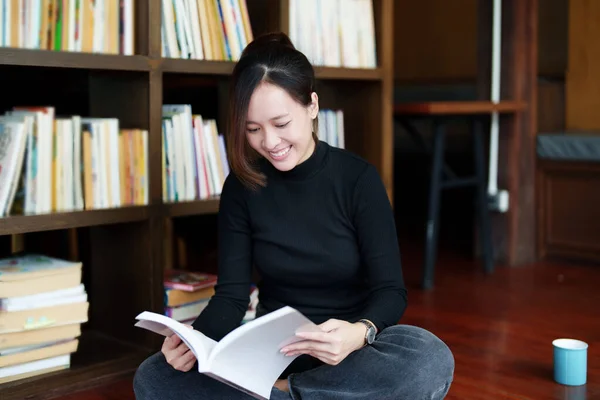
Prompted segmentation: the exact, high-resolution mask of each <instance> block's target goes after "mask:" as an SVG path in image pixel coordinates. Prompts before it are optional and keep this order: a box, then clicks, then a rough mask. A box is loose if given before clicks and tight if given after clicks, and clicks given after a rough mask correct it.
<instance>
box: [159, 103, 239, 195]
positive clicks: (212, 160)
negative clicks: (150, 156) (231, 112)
mask: <svg viewBox="0 0 600 400" xmlns="http://www.w3.org/2000/svg"><path fill="white" fill-rule="evenodd" d="M162 111H163V121H162V122H163V123H162V134H163V141H162V143H163V145H162V161H163V201H165V202H177V201H190V200H196V199H200V200H202V199H207V198H209V197H214V196H218V195H220V194H221V189H222V188H223V184H224V183H225V178H226V177H227V175H228V174H229V164H228V161H227V153H226V150H225V139H224V137H223V135H222V134H220V133H219V132H218V129H217V123H216V121H215V120H213V119H205V118H203V117H202V116H201V115H198V114H193V113H192V107H191V106H190V105H189V104H172V105H164V106H163V110H162Z"/></svg>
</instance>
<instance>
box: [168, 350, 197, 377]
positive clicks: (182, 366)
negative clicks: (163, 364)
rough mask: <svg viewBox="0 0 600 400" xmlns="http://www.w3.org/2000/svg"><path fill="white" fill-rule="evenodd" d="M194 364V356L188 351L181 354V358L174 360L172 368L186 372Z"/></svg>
mask: <svg viewBox="0 0 600 400" xmlns="http://www.w3.org/2000/svg"><path fill="white" fill-rule="evenodd" d="M195 362H196V356H195V355H194V353H193V352H192V351H191V350H188V351H187V352H185V353H183V354H182V355H181V356H179V357H178V358H176V359H175V360H174V361H173V364H172V366H173V368H175V369H176V370H178V371H183V372H187V371H189V370H190V369H191V368H192V366H193V365H194V363H195Z"/></svg>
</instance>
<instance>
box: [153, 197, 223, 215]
mask: <svg viewBox="0 0 600 400" xmlns="http://www.w3.org/2000/svg"><path fill="white" fill-rule="evenodd" d="M163 209H164V211H165V215H166V216H168V217H187V216H193V215H203V214H216V213H218V212H219V199H218V198H214V199H209V200H198V201H189V202H181V203H171V204H165V205H164V206H163Z"/></svg>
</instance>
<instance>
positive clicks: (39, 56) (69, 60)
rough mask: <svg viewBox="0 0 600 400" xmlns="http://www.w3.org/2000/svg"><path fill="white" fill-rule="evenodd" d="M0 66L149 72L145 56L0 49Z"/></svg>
mask: <svg viewBox="0 0 600 400" xmlns="http://www.w3.org/2000/svg"><path fill="white" fill-rule="evenodd" d="M0 65H17V66H32V67H45V68H48V67H55V68H82V69H99V70H117V71H122V70H125V71H149V70H150V64H149V62H148V57H145V56H122V55H118V54H92V53H76V52H68V51H51V50H31V49H19V48H9V47H0Z"/></svg>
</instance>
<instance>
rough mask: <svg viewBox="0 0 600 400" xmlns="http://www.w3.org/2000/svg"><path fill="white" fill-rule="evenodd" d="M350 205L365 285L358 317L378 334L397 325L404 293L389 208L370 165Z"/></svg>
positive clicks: (400, 315)
mask: <svg viewBox="0 0 600 400" xmlns="http://www.w3.org/2000/svg"><path fill="white" fill-rule="evenodd" d="M353 203H354V204H353V205H354V218H353V219H354V226H355V229H356V232H357V237H358V246H359V250H360V254H361V260H362V262H363V263H364V264H365V267H366V269H367V272H366V277H367V280H368V285H369V296H368V300H367V304H366V305H365V308H364V310H363V315H362V318H367V319H369V320H371V321H372V322H373V323H374V324H375V325H376V326H377V328H378V329H379V331H381V330H382V329H384V328H386V327H388V326H391V325H394V324H396V323H398V321H399V320H400V318H401V317H402V315H403V314H404V311H405V309H406V305H407V293H406V287H405V284H404V278H403V276H402V266H401V262H400V249H399V245H398V236H397V232H396V225H395V221H394V215H393V211H392V207H391V205H390V202H389V198H388V196H387V193H386V190H385V187H384V185H383V182H382V180H381V178H380V176H379V174H378V173H377V170H376V169H375V167H373V166H372V165H369V166H368V167H367V168H366V169H365V171H364V172H363V173H362V174H361V176H360V177H359V178H358V181H357V184H356V187H355V192H354V202H353Z"/></svg>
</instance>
